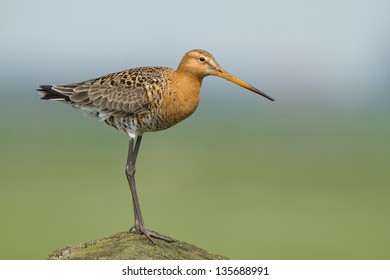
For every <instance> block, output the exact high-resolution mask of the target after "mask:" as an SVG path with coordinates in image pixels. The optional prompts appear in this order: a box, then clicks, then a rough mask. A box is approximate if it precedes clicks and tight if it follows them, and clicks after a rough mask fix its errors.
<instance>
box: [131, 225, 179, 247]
mask: <svg viewBox="0 0 390 280" xmlns="http://www.w3.org/2000/svg"><path fill="white" fill-rule="evenodd" d="M129 232H131V233H139V234H143V235H145V236H146V237H147V238H148V239H149V241H150V242H152V243H153V245H156V242H155V241H154V240H153V238H157V239H161V240H164V241H166V242H169V243H171V242H175V241H176V240H175V239H172V238H170V237H168V236H165V235H162V234H161V233H158V232H155V231H152V230H149V229H147V228H145V227H140V226H133V227H132V228H130V230H129ZM152 237H153V238H152Z"/></svg>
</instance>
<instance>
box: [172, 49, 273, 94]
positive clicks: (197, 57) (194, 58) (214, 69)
mask: <svg viewBox="0 0 390 280" xmlns="http://www.w3.org/2000/svg"><path fill="white" fill-rule="evenodd" d="M177 71H184V72H188V73H190V74H191V75H195V76H197V77H198V78H200V79H203V78H204V77H206V76H210V75H211V76H218V77H221V78H224V79H226V80H228V81H230V82H232V83H235V84H237V85H239V86H241V87H243V88H246V89H248V90H250V91H253V92H255V93H257V94H259V95H261V96H264V97H265V98H268V99H269V100H272V101H274V99H273V98H272V97H270V96H268V95H267V94H265V93H264V92H262V91H260V90H258V89H257V88H255V87H253V86H251V85H250V84H248V83H246V82H244V81H243V80H241V79H239V78H237V77H235V76H233V75H231V74H230V73H229V72H227V71H226V70H224V69H223V68H222V67H221V66H219V63H218V62H217V61H216V60H215V58H214V57H213V56H212V54H211V53H209V52H207V51H204V50H199V49H196V50H191V51H189V52H187V53H186V54H185V55H184V57H183V58H182V60H181V61H180V64H179V66H178V69H177Z"/></svg>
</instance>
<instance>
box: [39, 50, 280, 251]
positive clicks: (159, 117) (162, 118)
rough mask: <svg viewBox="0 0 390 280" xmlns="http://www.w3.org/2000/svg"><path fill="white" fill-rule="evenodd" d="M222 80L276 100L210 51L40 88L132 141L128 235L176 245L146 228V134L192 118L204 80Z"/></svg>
mask: <svg viewBox="0 0 390 280" xmlns="http://www.w3.org/2000/svg"><path fill="white" fill-rule="evenodd" d="M206 76H217V77H220V78H223V79H226V80H228V81H230V82H232V83H234V84H237V85H239V86H241V87H243V88H245V89H248V90H250V91H252V92H254V93H256V94H258V95H260V96H263V97H265V98H267V99H269V100H271V101H274V99H273V98H272V97H270V96H269V95H267V94H265V93H264V92H262V91H260V90H258V89H257V88H255V87H253V86H251V85H250V84H248V83H246V82H245V81H243V80H241V79H239V78H237V77H235V76H233V75H231V74H230V73H229V72H227V71H226V70H224V69H223V68H222V67H221V66H220V65H219V63H218V62H217V60H216V59H215V58H214V57H213V55H212V54H210V53H209V52H208V51H205V50H201V49H194V50H191V51H188V52H187V53H185V55H184V56H183V58H182V59H181V61H180V63H179V65H178V66H177V69H176V70H174V69H172V68H168V67H162V66H150V67H138V68H132V69H128V70H123V71H120V72H116V73H112V74H108V75H105V76H102V77H99V78H95V79H90V80H86V81H83V82H77V83H71V84H58V85H41V86H39V89H37V91H39V93H40V95H41V99H42V100H55V101H61V102H63V103H66V104H69V105H71V106H72V107H74V108H77V109H80V110H81V111H83V112H84V113H85V114H86V115H88V116H92V117H96V118H98V119H100V120H101V121H104V122H105V123H106V124H108V125H109V126H112V127H114V128H116V129H117V130H119V131H122V132H124V133H125V134H126V135H127V136H128V141H129V147H128V151H127V162H126V168H125V174H126V178H127V181H128V184H129V187H130V191H131V195H132V202H133V213H134V224H133V226H132V227H131V228H130V230H129V232H132V233H138V234H141V235H142V234H143V235H145V236H146V237H147V239H148V240H149V241H150V242H151V243H152V244H154V245H155V244H156V242H155V240H154V239H160V240H165V241H167V242H174V241H175V240H174V239H172V238H170V237H167V236H165V235H163V234H160V233H158V232H156V231H152V230H150V229H148V228H146V226H145V222H144V219H143V216H142V212H141V207H140V203H139V199H138V194H137V189H136V181H135V170H136V168H135V166H136V160H137V155H138V151H139V148H140V145H141V140H142V137H143V135H144V133H146V132H155V131H160V130H165V129H167V128H170V127H172V126H173V125H175V124H177V123H179V122H181V121H183V120H184V119H186V118H188V117H189V116H190V115H192V114H193V113H194V112H195V110H196V108H197V107H198V104H199V100H200V90H201V86H202V81H203V78H205V77H206Z"/></svg>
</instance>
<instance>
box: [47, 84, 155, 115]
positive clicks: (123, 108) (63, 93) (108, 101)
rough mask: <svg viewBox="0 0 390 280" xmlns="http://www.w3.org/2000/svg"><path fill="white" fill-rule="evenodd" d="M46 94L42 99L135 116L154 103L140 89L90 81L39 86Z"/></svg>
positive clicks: (146, 93) (148, 95) (142, 89)
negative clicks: (62, 101) (60, 100)
mask: <svg viewBox="0 0 390 280" xmlns="http://www.w3.org/2000/svg"><path fill="white" fill-rule="evenodd" d="M41 88H42V91H44V92H45V93H46V96H43V97H42V98H43V99H57V100H58V99H63V100H64V101H66V102H70V103H73V104H75V105H77V106H81V107H92V108H94V109H97V110H102V111H116V112H118V113H129V114H135V113H140V112H142V111H147V110H149V108H150V105H151V103H152V102H153V101H154V99H155V97H153V95H152V93H148V92H147V91H146V90H145V89H144V88H142V87H133V88H132V87H128V86H126V85H124V84H119V85H115V86H112V85H109V84H93V83H91V82H90V81H87V82H82V83H75V84H68V85H53V86H41Z"/></svg>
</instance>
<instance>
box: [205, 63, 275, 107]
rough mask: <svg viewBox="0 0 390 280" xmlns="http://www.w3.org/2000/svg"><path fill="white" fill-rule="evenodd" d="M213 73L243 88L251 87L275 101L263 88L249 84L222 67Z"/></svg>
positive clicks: (251, 89)
mask: <svg viewBox="0 0 390 280" xmlns="http://www.w3.org/2000/svg"><path fill="white" fill-rule="evenodd" d="M213 74H214V75H215V76H218V77H221V78H224V79H225V80H228V81H230V82H232V83H235V84H236V85H239V86H241V87H243V88H246V89H249V90H250V91H253V92H255V93H257V94H259V95H261V96H264V97H265V98H267V99H269V100H271V101H275V99H273V98H272V97H271V96H269V95H267V94H265V93H264V92H262V91H261V90H258V89H257V88H255V87H253V86H251V85H250V84H248V83H247V82H244V81H243V80H241V79H239V78H237V77H235V76H233V75H231V74H229V73H228V72H227V71H225V70H223V69H222V68H218V69H217V70H215V71H213Z"/></svg>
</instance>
